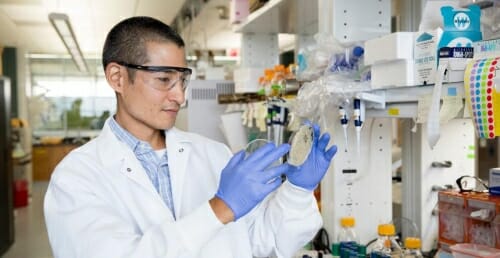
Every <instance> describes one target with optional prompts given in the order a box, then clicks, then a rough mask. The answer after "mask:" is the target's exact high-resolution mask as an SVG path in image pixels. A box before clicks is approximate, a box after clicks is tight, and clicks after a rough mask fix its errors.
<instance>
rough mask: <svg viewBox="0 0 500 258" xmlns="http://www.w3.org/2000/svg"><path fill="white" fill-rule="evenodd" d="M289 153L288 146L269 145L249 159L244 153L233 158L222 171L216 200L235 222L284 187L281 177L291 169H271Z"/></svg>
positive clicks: (282, 167) (283, 167) (278, 167)
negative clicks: (277, 189) (276, 190)
mask: <svg viewBox="0 0 500 258" xmlns="http://www.w3.org/2000/svg"><path fill="white" fill-rule="evenodd" d="M289 150H290V145H289V144H283V145H281V146H279V147H276V146H274V144H273V143H268V144H266V145H264V146H263V147H261V148H259V149H258V150H256V151H255V152H254V153H252V154H251V155H250V156H248V157H247V158H246V159H245V152H244V151H240V152H239V153H237V154H236V155H234V156H233V158H231V160H230V161H229V163H228V164H227V165H226V167H225V168H224V169H223V170H222V174H221V178H220V182H219V189H218V190H217V193H216V194H215V196H217V197H219V198H220V199H221V200H223V201H224V202H225V203H226V205H227V206H229V208H230V209H231V210H232V211H233V213H234V220H235V221H236V220H238V219H239V218H241V217H242V216H243V215H245V214H247V213H248V212H249V211H250V210H251V209H252V208H253V207H255V206H256V205H257V204H258V203H259V202H260V201H262V200H263V199H264V198H265V197H266V196H267V195H268V194H269V193H271V192H272V191H274V190H275V189H276V188H278V187H279V186H280V185H281V175H282V174H284V173H285V171H286V170H287V169H288V165H286V164H282V165H279V166H275V167H272V168H268V167H269V165H271V164H272V163H274V162H275V161H276V160H278V159H279V158H280V157H282V156H283V155H285V154H286V153H287V152H288V151H289Z"/></svg>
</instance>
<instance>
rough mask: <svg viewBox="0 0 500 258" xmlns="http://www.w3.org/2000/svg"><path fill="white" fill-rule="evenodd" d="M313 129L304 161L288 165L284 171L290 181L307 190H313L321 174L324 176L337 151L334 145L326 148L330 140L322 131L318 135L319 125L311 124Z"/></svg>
mask: <svg viewBox="0 0 500 258" xmlns="http://www.w3.org/2000/svg"><path fill="white" fill-rule="evenodd" d="M313 130H314V134H313V135H314V136H313V137H314V138H313V144H312V146H311V152H310V153H309V156H308V157H307V159H306V161H305V162H304V163H303V164H302V165H300V166H293V165H289V169H288V170H287V172H286V176H287V179H288V181H290V183H292V184H293V185H295V186H298V187H301V188H304V189H307V190H309V191H312V190H314V189H315V188H316V187H317V186H318V184H319V182H320V181H321V179H322V178H323V176H325V174H326V171H328V167H329V166H330V162H331V160H332V158H333V156H335V153H337V146H336V145H334V146H332V147H330V148H329V149H326V147H327V145H328V142H329V141H330V135H329V134H328V133H324V134H323V135H321V137H320V130H319V125H317V124H314V125H313Z"/></svg>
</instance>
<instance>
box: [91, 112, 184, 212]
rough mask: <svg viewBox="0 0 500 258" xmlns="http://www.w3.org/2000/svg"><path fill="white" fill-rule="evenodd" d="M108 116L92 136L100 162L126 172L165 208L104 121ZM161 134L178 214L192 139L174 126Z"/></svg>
mask: <svg viewBox="0 0 500 258" xmlns="http://www.w3.org/2000/svg"><path fill="white" fill-rule="evenodd" d="M109 119H110V118H108V120H107V121H106V123H105V124H104V127H103V129H102V131H101V133H100V135H99V137H98V138H97V139H96V140H97V145H98V146H97V151H98V152H99V153H98V154H99V157H100V159H101V163H102V164H104V167H105V169H106V170H107V171H115V170H116V169H117V168H118V169H119V171H120V172H121V174H122V175H125V176H127V177H128V178H130V179H131V180H133V181H135V182H136V183H138V184H139V185H141V186H143V187H144V188H145V189H147V190H148V191H150V192H151V193H152V194H153V195H154V196H155V198H158V200H159V201H160V202H161V203H162V204H163V206H164V207H165V208H166V209H167V210H169V209H168V207H167V206H166V205H165V204H164V202H163V200H162V199H161V197H160V195H159V194H158V193H157V192H156V189H155V188H154V186H153V184H152V182H151V180H150V179H149V177H148V176H147V174H146V171H144V168H143V167H142V165H141V163H140V162H139V161H138V160H137V158H136V157H135V155H134V153H133V151H132V150H131V149H130V147H129V146H128V145H127V144H125V143H123V142H121V141H119V140H118V138H117V137H116V136H115V135H114V133H113V132H112V131H111V128H110V127H109V124H108V123H109ZM165 135H166V137H165V141H166V146H167V155H168V161H169V162H168V166H169V172H170V180H171V186H172V195H173V199H174V208H175V213H176V217H177V218H178V217H179V214H178V213H179V211H180V209H181V202H182V201H181V200H182V191H183V185H184V179H185V175H186V166H187V164H188V161H189V153H190V151H191V142H192V139H191V137H189V134H188V133H186V132H183V131H180V130H179V129H177V128H171V129H169V130H167V131H166V132H165ZM169 214H170V213H169Z"/></svg>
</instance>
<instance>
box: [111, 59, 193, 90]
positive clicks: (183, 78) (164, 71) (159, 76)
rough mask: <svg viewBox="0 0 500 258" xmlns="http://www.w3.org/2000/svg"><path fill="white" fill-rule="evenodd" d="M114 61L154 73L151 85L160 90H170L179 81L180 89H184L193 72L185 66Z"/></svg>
mask: <svg viewBox="0 0 500 258" xmlns="http://www.w3.org/2000/svg"><path fill="white" fill-rule="evenodd" d="M116 63H117V64H119V65H121V66H125V67H127V68H131V69H136V70H141V71H146V72H150V73H155V78H154V79H153V81H152V83H151V86H152V87H153V88H155V89H157V90H161V91H169V90H171V89H172V88H174V87H175V85H176V84H177V83H178V82H180V84H181V87H182V90H183V91H185V90H186V88H187V86H188V84H189V79H190V77H191V74H192V73H193V71H192V70H191V69H190V68H186V67H176V66H146V65H136V64H129V63H125V62H121V61H119V62H116Z"/></svg>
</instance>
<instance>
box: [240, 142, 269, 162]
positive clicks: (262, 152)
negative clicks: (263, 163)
mask: <svg viewBox="0 0 500 258" xmlns="http://www.w3.org/2000/svg"><path fill="white" fill-rule="evenodd" d="M275 148H276V147H275V146H274V143H272V142H270V143H266V145H264V146H262V147H260V148H258V149H257V150H256V151H254V152H253V153H251V154H250V156H248V158H247V159H246V160H247V161H248V162H255V161H256V160H259V159H262V158H263V157H264V156H266V155H267V153H269V152H271V151H272V150H274V149H275Z"/></svg>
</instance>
